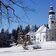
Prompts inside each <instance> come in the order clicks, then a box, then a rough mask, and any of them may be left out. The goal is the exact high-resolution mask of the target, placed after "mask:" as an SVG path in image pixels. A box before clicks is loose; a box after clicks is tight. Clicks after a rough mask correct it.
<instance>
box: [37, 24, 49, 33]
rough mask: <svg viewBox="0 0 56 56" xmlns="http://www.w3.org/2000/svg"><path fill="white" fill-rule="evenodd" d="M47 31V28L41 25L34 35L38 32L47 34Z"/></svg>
mask: <svg viewBox="0 0 56 56" xmlns="http://www.w3.org/2000/svg"><path fill="white" fill-rule="evenodd" d="M47 31H48V27H47V25H45V24H44V25H42V26H40V27H39V29H38V30H37V31H36V33H39V32H47Z"/></svg>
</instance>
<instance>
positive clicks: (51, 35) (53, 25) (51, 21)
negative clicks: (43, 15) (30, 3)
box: [48, 6, 56, 41]
mask: <svg viewBox="0 0 56 56" xmlns="http://www.w3.org/2000/svg"><path fill="white" fill-rule="evenodd" d="M48 27H49V32H48V40H50V41H54V40H55V41H56V19H55V12H54V9H53V6H50V10H49V18H48Z"/></svg>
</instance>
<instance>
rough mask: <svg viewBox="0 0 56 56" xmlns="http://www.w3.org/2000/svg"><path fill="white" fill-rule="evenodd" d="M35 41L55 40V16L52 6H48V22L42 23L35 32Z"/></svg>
mask: <svg viewBox="0 0 56 56" xmlns="http://www.w3.org/2000/svg"><path fill="white" fill-rule="evenodd" d="M35 37H36V41H40V42H45V41H56V18H55V12H54V9H53V6H52V5H51V6H50V10H49V17H48V24H47V25H45V24H44V25H42V26H40V27H39V29H38V30H37V31H36V32H35Z"/></svg>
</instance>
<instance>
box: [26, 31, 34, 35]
mask: <svg viewBox="0 0 56 56" xmlns="http://www.w3.org/2000/svg"><path fill="white" fill-rule="evenodd" d="M26 35H35V32H34V31H30V32H28V33H27V34H26Z"/></svg>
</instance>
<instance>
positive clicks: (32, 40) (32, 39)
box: [26, 31, 36, 43]
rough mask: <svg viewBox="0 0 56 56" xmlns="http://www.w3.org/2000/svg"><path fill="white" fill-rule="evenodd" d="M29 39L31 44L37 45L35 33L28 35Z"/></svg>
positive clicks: (31, 32)
mask: <svg viewBox="0 0 56 56" xmlns="http://www.w3.org/2000/svg"><path fill="white" fill-rule="evenodd" d="M26 37H27V39H28V40H29V41H30V42H31V43H35V42H36V37H35V32H34V31H30V32H28V33H27V34H26Z"/></svg>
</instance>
